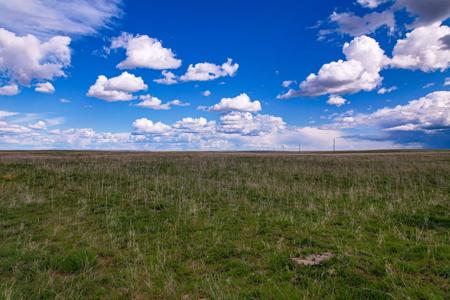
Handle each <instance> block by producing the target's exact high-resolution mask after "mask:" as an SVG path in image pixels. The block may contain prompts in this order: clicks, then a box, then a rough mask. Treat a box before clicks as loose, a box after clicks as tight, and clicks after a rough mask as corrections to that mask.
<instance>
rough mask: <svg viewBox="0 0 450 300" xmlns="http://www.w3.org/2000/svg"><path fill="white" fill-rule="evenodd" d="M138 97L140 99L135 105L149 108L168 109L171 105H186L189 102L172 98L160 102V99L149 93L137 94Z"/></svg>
mask: <svg viewBox="0 0 450 300" xmlns="http://www.w3.org/2000/svg"><path fill="white" fill-rule="evenodd" d="M139 99H140V100H142V101H141V102H139V103H138V104H136V106H140V107H145V108H150V109H154V110H169V109H171V108H172V106H188V105H190V104H189V103H185V102H182V101H180V100H172V101H170V102H167V103H162V101H161V100H160V99H159V98H157V97H154V96H151V95H142V96H139Z"/></svg>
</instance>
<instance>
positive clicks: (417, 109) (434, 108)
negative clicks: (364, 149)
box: [337, 91, 450, 132]
mask: <svg viewBox="0 0 450 300" xmlns="http://www.w3.org/2000/svg"><path fill="white" fill-rule="evenodd" d="M449 108H450V92H449V91H437V92H432V93H430V94H428V95H426V96H424V97H422V98H420V99H418V100H412V101H409V102H408V103H407V104H405V105H397V106H395V107H385V108H382V109H379V110H377V111H375V112H373V113H371V114H358V115H355V116H351V117H350V116H345V117H339V118H337V121H338V123H339V124H340V126H341V127H357V126H368V125H371V126H376V127H379V128H382V129H384V130H389V131H412V130H415V131H426V132H433V131H442V130H448V129H450V109H449Z"/></svg>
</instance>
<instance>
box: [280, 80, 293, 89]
mask: <svg viewBox="0 0 450 300" xmlns="http://www.w3.org/2000/svg"><path fill="white" fill-rule="evenodd" d="M294 83H295V80H285V81H283V82H282V83H281V86H282V87H285V88H288V87H290V86H291V85H292V84H294Z"/></svg>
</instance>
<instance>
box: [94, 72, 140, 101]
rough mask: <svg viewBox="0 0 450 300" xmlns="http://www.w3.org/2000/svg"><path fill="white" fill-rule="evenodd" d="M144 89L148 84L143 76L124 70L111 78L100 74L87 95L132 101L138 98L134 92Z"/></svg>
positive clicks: (103, 98) (107, 99) (109, 99)
mask: <svg viewBox="0 0 450 300" xmlns="http://www.w3.org/2000/svg"><path fill="white" fill-rule="evenodd" d="M142 90H147V85H146V84H145V83H144V81H143V80H142V78H141V77H137V76H135V75H133V74H130V73H128V72H123V73H122V74H121V75H119V76H117V77H112V78H110V79H108V78H107V77H106V76H104V75H100V76H98V78H97V81H96V82H95V84H94V85H92V86H91V87H90V88H89V91H88V93H87V96H89V97H95V98H98V99H102V100H105V101H109V102H114V101H130V100H133V99H135V98H136V97H135V96H134V95H133V94H132V93H134V92H138V91H142Z"/></svg>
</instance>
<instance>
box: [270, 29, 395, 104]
mask: <svg viewBox="0 0 450 300" xmlns="http://www.w3.org/2000/svg"><path fill="white" fill-rule="evenodd" d="M343 52H344V54H345V57H346V60H345V61H344V60H338V61H334V62H331V63H328V64H325V65H323V66H322V67H321V68H320V70H319V72H318V73H317V74H310V75H309V76H308V77H307V78H306V80H304V81H303V82H302V83H301V84H300V90H299V91H295V90H289V91H288V92H287V93H285V94H282V95H279V96H278V98H279V99H288V98H292V97H297V96H320V95H326V94H332V95H338V94H352V93H356V92H359V91H361V90H364V91H371V90H373V89H375V88H376V87H377V86H379V85H380V83H381V82H382V80H383V77H381V76H380V71H381V68H382V67H383V65H384V64H385V62H386V59H387V58H386V56H385V55H384V51H383V50H382V49H381V48H380V46H379V44H378V42H377V41H375V40H374V39H372V38H370V37H368V36H364V35H363V36H360V37H357V38H354V39H353V40H352V41H351V42H350V43H345V44H344V47H343Z"/></svg>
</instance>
